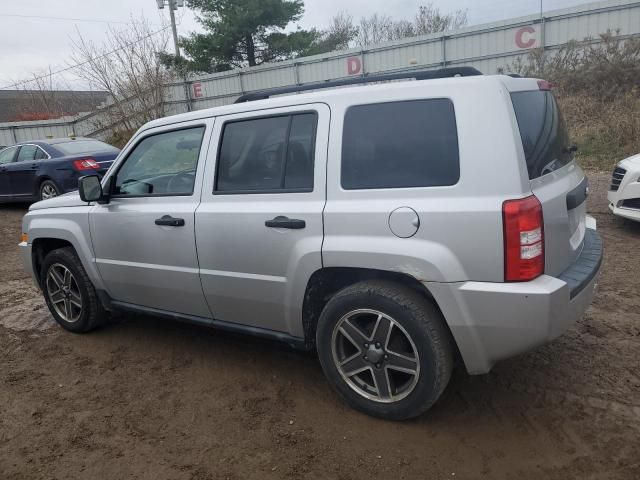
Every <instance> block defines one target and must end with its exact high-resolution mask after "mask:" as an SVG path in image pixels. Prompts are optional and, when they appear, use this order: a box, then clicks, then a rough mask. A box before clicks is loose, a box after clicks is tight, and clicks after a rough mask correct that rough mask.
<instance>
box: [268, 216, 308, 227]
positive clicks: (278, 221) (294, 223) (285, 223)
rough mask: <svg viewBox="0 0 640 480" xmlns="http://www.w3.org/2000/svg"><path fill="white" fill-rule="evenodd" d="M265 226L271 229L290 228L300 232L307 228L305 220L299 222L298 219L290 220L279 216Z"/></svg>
mask: <svg viewBox="0 0 640 480" xmlns="http://www.w3.org/2000/svg"><path fill="white" fill-rule="evenodd" d="M264 224H265V226H267V227H269V228H290V229H292V230H300V229H301V228H304V227H306V226H307V224H306V222H305V221H304V220H298V219H297V218H288V217H284V216H281V215H280V216H277V217H276V218H274V219H272V220H267V221H266V222H264Z"/></svg>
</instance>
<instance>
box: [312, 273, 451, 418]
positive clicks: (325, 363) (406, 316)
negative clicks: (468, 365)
mask: <svg viewBox="0 0 640 480" xmlns="http://www.w3.org/2000/svg"><path fill="white" fill-rule="evenodd" d="M361 309H371V310H373V311H376V312H377V313H382V314H384V315H385V317H384V318H386V316H388V317H391V319H392V322H395V323H394V325H393V326H392V327H390V329H395V330H394V331H397V332H399V333H400V334H402V335H403V336H407V335H408V337H409V338H408V342H409V343H405V345H408V346H410V348H411V349H412V350H411V351H414V350H415V352H416V356H413V358H414V359H417V360H416V361H415V363H416V364H417V365H419V366H418V369H417V370H418V372H419V374H417V375H414V376H413V377H408V378H413V380H410V384H411V385H412V387H411V388H412V389H411V390H409V389H408V388H407V392H408V393H405V394H406V396H404V397H401V395H397V398H398V399H397V400H393V394H392V395H390V396H389V397H388V399H387V400H386V402H387V403H382V402H383V401H384V399H382V396H379V397H378V398H379V400H375V399H370V398H365V396H364V395H366V394H367V389H368V388H369V387H365V388H364V389H362V388H360V391H358V390H359V389H358V385H354V384H355V383H356V382H360V381H361V380H360V379H359V378H358V380H356V381H352V384H351V385H350V384H349V383H348V381H347V379H346V376H348V375H346V376H343V374H342V373H341V371H340V368H342V367H339V366H338V364H339V363H340V361H339V359H338V358H337V355H338V354H336V353H335V352H334V348H333V347H332V345H333V344H334V340H335V338H337V337H334V330H335V331H336V332H340V331H341V330H340V329H337V328H336V326H337V325H338V323H339V322H343V319H344V318H353V319H354V320H355V322H359V321H360V320H359V319H358V317H357V316H356V317H348V315H349V314H350V312H351V313H353V312H354V311H356V310H358V311H359V310H361ZM356 315H365V316H366V315H371V313H370V312H365V313H360V314H359V313H356ZM380 318H381V317H380V316H379V315H378V316H377V321H378V322H380ZM365 320H366V318H365ZM387 321H388V319H387ZM392 322H390V323H392ZM351 323H354V322H351ZM396 324H397V325H399V327H400V328H398V327H397V326H396ZM340 325H342V326H344V325H345V324H344V323H340ZM362 330H365V333H366V328H365V327H363V328H362ZM374 332H375V330H369V333H371V335H373V333H374ZM336 335H340V334H339V333H336ZM345 338H346V337H345ZM386 338H387V341H386V342H385V344H384V345H383V346H382V349H383V351H384V352H386V353H389V356H393V353H392V352H391V348H389V350H388V351H387V350H386V348H387V346H388V345H387V343H388V344H389V345H390V337H389V336H388V335H387V336H386ZM342 341H344V338H343V340H342ZM410 342H413V343H412V344H411V343H410ZM316 343H317V349H318V355H319V357H320V363H321V365H322V369H323V371H324V373H325V375H326V376H327V378H328V380H329V382H330V384H331V386H332V387H333V388H334V389H335V390H336V391H337V392H338V393H339V394H340V395H341V396H342V397H343V398H344V399H345V401H346V402H347V403H348V404H349V405H350V406H352V407H353V408H355V409H356V410H359V411H361V412H364V413H366V414H368V415H372V416H375V417H380V418H384V419H387V420H405V419H409V418H413V417H416V416H418V415H420V414H422V413H424V412H425V411H427V410H428V409H429V408H430V407H431V406H432V405H433V404H434V403H435V402H436V400H437V399H438V398H439V397H440V395H441V394H442V392H443V391H444V389H445V387H446V386H447V384H448V383H449V379H450V378H451V371H452V369H453V357H454V355H453V344H452V340H451V335H450V333H449V330H448V328H447V327H446V325H445V320H444V318H443V317H442V314H441V313H440V310H439V309H438V308H437V306H436V305H435V304H434V303H433V302H431V301H430V300H428V299H427V298H425V297H424V296H423V295H421V294H419V293H418V292H415V291H414V290H412V289H410V288H407V287H404V286H402V285H399V284H396V283H394V282H388V281H378V280H376V281H365V282H361V283H357V284H354V285H351V286H349V287H347V288H345V289H343V290H341V291H340V292H338V293H337V294H336V295H334V296H333V297H332V298H331V299H330V300H329V302H328V303H327V305H326V306H325V307H324V309H323V311H322V313H321V315H320V318H319V320H318V328H317V331H316ZM353 343H355V342H353ZM365 345H367V344H365ZM377 346H378V345H377V344H376V347H377ZM369 348H374V345H371V346H370V347H369ZM367 352H369V356H367ZM362 353H364V354H365V355H364V356H363V357H362V358H363V359H367V361H368V362H371V358H370V356H371V355H370V354H371V351H370V350H366V349H364V348H363V350H362V351H360V352H357V353H353V352H352V353H351V355H352V356H351V357H349V358H353V359H355V360H357V361H358V362H360V360H359V359H358V358H356V357H357V356H358V355H359V354H362ZM373 353H376V352H373ZM376 355H378V354H377V353H376ZM377 358H379V357H377ZM384 358H387V355H385V356H384ZM348 361H349V360H348V359H347V360H344V362H345V363H343V365H344V364H346V362H348ZM388 361H390V360H381V362H382V363H381V364H379V363H377V364H375V365H373V366H369V369H370V373H366V372H363V373H362V374H361V375H365V376H367V375H370V376H371V379H372V380H373V382H376V380H375V379H374V376H375V375H376V374H379V369H380V368H382V370H383V371H384V372H386V375H387V376H386V378H387V385H388V386H390V388H389V392H392V391H393V390H394V387H393V385H392V382H390V380H389V378H390V376H391V375H394V374H395V373H394V372H393V370H389V369H388V368H391V369H393V367H391V366H389V367H388V368H387V367H386V366H385V364H384V362H388ZM360 363H361V362H360ZM374 368H378V373H376V372H377V371H376V370H375V369H374ZM357 370H358V368H355V370H353V371H357ZM389 372H391V373H389ZM356 377H357V376H354V377H349V378H351V379H355V378H356ZM374 387H375V388H376V389H377V383H374ZM368 391H369V392H371V391H372V390H368ZM379 391H380V390H378V392H379ZM362 392H364V394H363V393H362ZM374 396H376V395H374Z"/></svg>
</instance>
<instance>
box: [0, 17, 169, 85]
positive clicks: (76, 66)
mask: <svg viewBox="0 0 640 480" xmlns="http://www.w3.org/2000/svg"><path fill="white" fill-rule="evenodd" d="M168 28H171V25H166V26H164V27H162V28H161V29H160V30H156V31H155V32H151V33H149V34H148V35H145V36H144V37H140V38H139V39H137V40H136V41H134V42H130V43H127V44H125V45H123V46H121V47H119V48H116V49H115V50H111V51H109V52H106V53H104V54H102V55H99V56H97V57H94V58H92V59H90V60H86V61H84V62H80V63H76V64H75V65H70V66H69V67H66V68H61V69H60V70H56V71H54V72H50V73H47V74H46V75H40V76H39V77H34V78H32V79H30V80H24V81H22V82H16V83H12V84H10V85H5V86H2V87H0V90H7V89H10V88H15V87H19V86H21V85H27V84H29V83H33V82H35V81H37V80H42V79H43V78H48V77H52V76H54V75H59V74H61V73H64V72H68V71H70V70H75V69H76V68H79V67H81V66H83V65H86V64H87V63H91V62H92V61H95V60H100V59H101V58H105V57H107V56H109V55H111V54H114V53H116V52H119V51H120V50H124V49H125V48H127V47H130V46H131V45H135V44H136V43H140V42H141V41H143V40H146V39H147V38H149V37H152V36H153V35H157V34H158V33H161V32H163V31H165V30H166V29H168Z"/></svg>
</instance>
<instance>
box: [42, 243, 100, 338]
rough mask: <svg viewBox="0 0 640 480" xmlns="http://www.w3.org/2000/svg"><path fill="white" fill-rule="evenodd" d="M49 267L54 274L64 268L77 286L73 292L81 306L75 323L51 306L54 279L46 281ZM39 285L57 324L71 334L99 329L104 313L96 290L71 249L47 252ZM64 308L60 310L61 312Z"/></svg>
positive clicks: (77, 309) (76, 311)
mask: <svg viewBox="0 0 640 480" xmlns="http://www.w3.org/2000/svg"><path fill="white" fill-rule="evenodd" d="M52 267H53V268H55V269H56V270H57V271H60V270H63V269H64V268H66V269H68V270H69V272H70V273H71V276H72V278H73V281H74V284H75V287H77V288H74V289H73V291H74V293H75V294H76V295H77V296H78V295H79V298H80V299H81V307H80V308H78V307H76V310H75V312H74V313H76V314H77V319H76V320H74V321H67V320H66V319H65V318H64V317H63V316H62V315H61V314H60V313H59V312H58V310H57V309H56V306H54V303H53V300H52V295H51V293H52V292H54V288H55V281H54V279H49V280H48V278H47V277H48V276H49V272H50V270H51V269H52ZM40 285H42V291H43V294H44V298H45V302H46V303H47V307H49V311H50V312H51V314H52V315H53V318H55V320H56V322H58V324H59V325H60V326H61V327H62V328H64V329H65V330H68V331H70V332H74V333H85V332H89V331H91V330H93V329H95V328H97V327H99V326H100V325H102V324H104V323H105V321H106V320H107V312H106V311H105V310H104V308H103V307H102V304H101V303H100V300H99V299H98V296H97V295H96V291H95V288H94V287H93V284H92V283H91V280H90V279H89V276H88V275H87V272H86V271H85V270H84V267H83V266H82V263H81V262H80V259H79V258H78V256H77V255H76V252H75V251H74V250H73V248H71V247H65V248H59V249H57V250H53V251H51V252H49V254H48V255H47V256H46V257H45V259H44V262H43V263H42V269H41V270H40ZM56 299H58V298H56ZM63 302H64V307H66V305H67V304H66V302H65V301H63ZM58 305H60V303H58ZM64 307H59V308H62V309H64Z"/></svg>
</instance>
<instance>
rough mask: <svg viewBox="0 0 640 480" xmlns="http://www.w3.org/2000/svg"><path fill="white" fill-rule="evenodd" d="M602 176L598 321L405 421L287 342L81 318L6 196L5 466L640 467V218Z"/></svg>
mask: <svg viewBox="0 0 640 480" xmlns="http://www.w3.org/2000/svg"><path fill="white" fill-rule="evenodd" d="M590 177H591V184H592V190H593V195H592V196H591V197H590V200H589V201H590V213H591V214H592V215H594V216H595V217H596V219H597V221H598V228H599V230H600V232H601V234H602V235H603V237H604V241H605V249H606V250H605V261H604V268H603V272H602V276H601V279H600V285H599V288H598V292H597V296H596V298H595V301H594V303H593V305H592V307H591V308H590V309H589V310H588V311H587V313H586V315H585V316H584V318H582V319H581V320H580V321H579V322H578V323H577V324H576V325H574V326H573V327H572V328H571V329H570V330H569V331H568V332H567V333H566V334H565V335H563V336H562V337H561V338H559V339H558V340H556V341H555V342H553V343H552V344H550V345H547V346H544V347H541V348H539V349H537V350H535V351H533V352H531V353H528V354H526V355H522V356H520V357H517V358H514V359H511V360H507V361H504V362H502V363H500V364H499V365H497V366H496V367H495V369H494V370H493V371H492V372H491V373H490V374H489V375H484V376H475V377H471V376H468V375H467V374H466V373H465V372H464V371H461V370H459V371H457V372H456V373H455V374H454V377H453V379H452V381H451V384H450V385H449V387H448V388H447V390H446V392H445V393H444V395H443V397H442V398H441V400H440V401H439V402H438V403H437V405H436V406H435V407H434V408H433V409H432V410H431V411H430V412H428V413H427V414H426V415H424V416H422V417H421V418H419V419H417V420H414V421H410V422H404V423H391V422H384V421H380V420H375V419H372V418H368V417H366V416H364V415H361V414H359V413H356V412H354V411H352V410H350V409H349V408H348V407H346V406H345V405H344V404H343V403H341V401H340V400H339V399H338V398H337V397H336V396H335V395H334V394H333V393H332V391H331V390H330V388H329V386H328V385H327V383H326V381H325V380H324V378H323V375H322V372H321V369H320V366H319V363H318V362H317V360H316V359H315V358H314V357H313V356H311V355H309V354H303V353H298V352H294V351H291V350H289V349H287V348H285V347H282V346H280V345H277V344H273V343H268V342H264V341H258V340H255V339H251V338H245V337H242V336H236V335H230V334H225V333H221V332H217V331H214V330H208V329H204V328H199V327H194V326H189V325H183V324H177V323H170V322H167V321H165V320H158V319H153V318H143V317H136V316H130V317H126V318H125V319H123V320H121V321H119V322H117V323H115V324H112V325H110V326H108V327H106V328H103V329H101V330H99V331H97V332H94V333H92V334H89V335H73V334H70V333H65V332H63V331H62V330H61V329H60V328H58V327H57V326H56V325H55V324H54V322H53V320H52V319H51V317H50V315H49V313H48V311H47V310H46V308H45V306H44V303H43V301H42V300H41V299H40V295H39V293H38V291H37V290H36V289H35V288H34V287H33V285H32V282H31V280H30V279H29V278H27V277H26V275H25V274H24V273H23V271H22V267H21V264H20V261H19V258H18V253H17V247H16V244H17V243H18V241H19V234H20V219H21V217H22V215H23V214H24V211H25V207H24V206H19V207H16V206H0V248H1V249H2V260H1V262H0V478H1V479H23V478H24V479H26V478H28V479H32V478H43V479H52V478H56V479H75V478H87V479H98V478H99V479H102V478H110V479H111V478H112V479H124V478H132V479H154V480H155V479H209V478H216V479H217V478H222V479H227V478H228V479H245V478H260V479H263V478H264V479H271V478H273V479H275V478H310V479H311V478H313V479H317V478H322V479H324V478H335V479H345V480H346V479H359V478H367V479H371V478H394V479H414V478H424V479H445V478H448V479H451V478H456V479H475V478H488V479H489V478H490V479H513V478H518V479H520V480H522V479H540V478H545V479H562V480H565V479H567V478H581V479H638V478H640V296H639V295H638V292H639V291H640V290H639V288H640V273H639V271H640V224H633V223H629V222H624V221H622V220H620V219H617V218H614V217H613V216H612V215H610V214H609V212H608V210H607V207H606V189H607V184H608V180H609V175H608V174H591V175H590Z"/></svg>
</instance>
